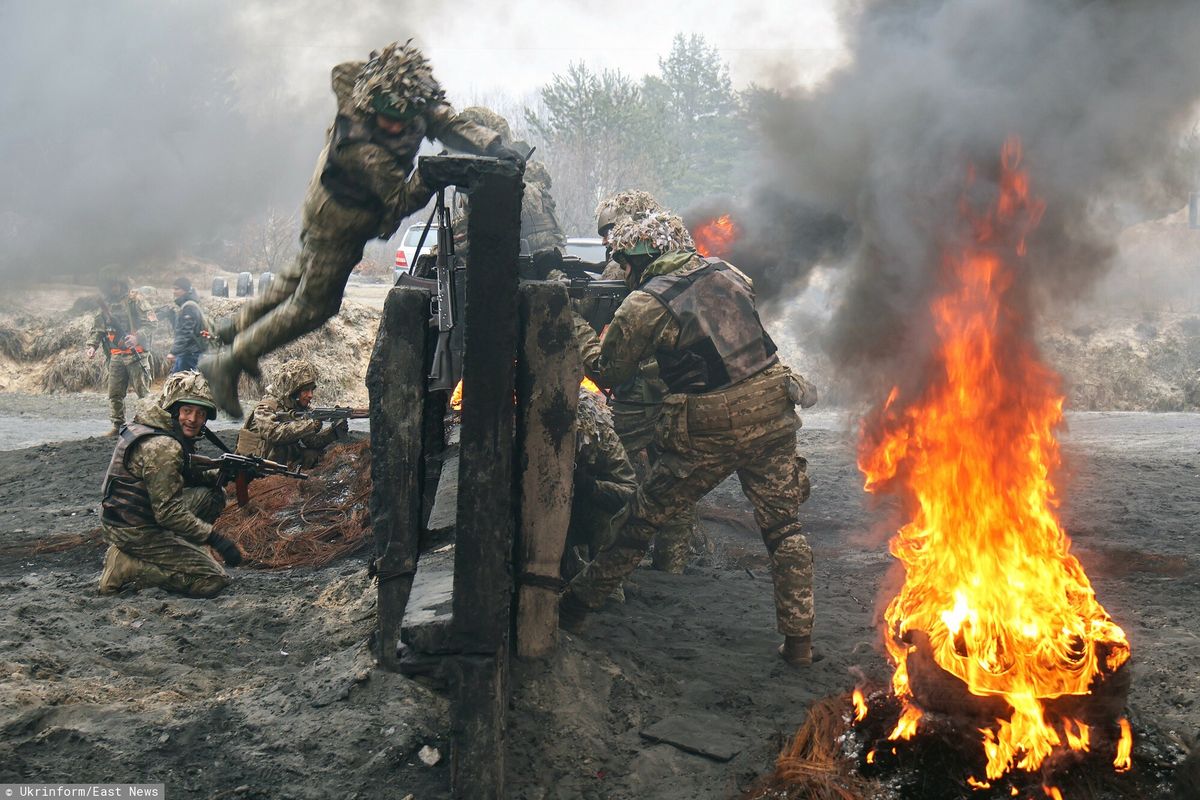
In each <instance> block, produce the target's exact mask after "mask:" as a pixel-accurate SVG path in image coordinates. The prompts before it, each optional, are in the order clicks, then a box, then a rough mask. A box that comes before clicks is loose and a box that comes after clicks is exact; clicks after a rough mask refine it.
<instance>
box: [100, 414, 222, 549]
mask: <svg viewBox="0 0 1200 800" xmlns="http://www.w3.org/2000/svg"><path fill="white" fill-rule="evenodd" d="M134 422H139V423H141V424H143V425H149V426H150V427H152V428H158V429H159V430H164V431H169V430H171V429H172V426H173V422H174V421H173V420H172V419H171V415H170V414H169V413H168V412H166V411H164V410H163V409H161V408H159V407H158V406H156V405H153V404H146V405H145V406H143V407H142V409H141V410H139V411H138V413H137V415H136V416H135V417H134ZM126 460H127V463H128V465H129V466H128V469H129V472H130V473H132V474H133V475H134V477H136V478H139V479H141V480H142V482H144V483H145V485H146V491H147V492H148V493H149V495H150V507H151V509H152V510H153V512H154V520H155V523H156V525H155V526H144V528H134V529H130V530H131V532H134V533H137V532H140V531H142V530H145V531H146V532H153V531H154V530H155V529H156V528H157V529H161V530H166V531H169V532H171V533H173V534H175V535H176V536H179V537H181V538H183V539H187V540H188V541H190V542H195V543H197V544H203V543H204V542H205V541H207V540H208V537H209V535H210V534H211V533H212V525H210V524H209V523H207V522H205V521H204V520H202V519H200V517H198V516H196V515H195V514H193V513H192V512H191V511H190V510H189V508H188V506H187V505H186V504H185V503H184V502H183V489H184V487H186V486H215V485H216V481H217V478H218V473H217V471H216V470H207V471H205V472H200V473H193V472H191V471H189V470H187V469H186V468H185V459H184V446H183V444H181V443H180V441H179V440H178V439H176V438H175V437H173V436H150V437H147V438H145V439H142V440H140V441H138V442H135V443H134V444H133V445H132V447H131V448H130V451H129V453H128V455H127V458H126ZM104 524H106V525H107V523H104Z"/></svg>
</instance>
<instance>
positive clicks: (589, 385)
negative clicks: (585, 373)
mask: <svg viewBox="0 0 1200 800" xmlns="http://www.w3.org/2000/svg"><path fill="white" fill-rule="evenodd" d="M579 388H580V389H583V390H584V391H585V392H591V393H592V394H603V393H602V392H601V391H600V387H599V386H597V385H596V384H595V383H593V382H592V379H591V378H584V379H583V380H582V381H580V382H579Z"/></svg>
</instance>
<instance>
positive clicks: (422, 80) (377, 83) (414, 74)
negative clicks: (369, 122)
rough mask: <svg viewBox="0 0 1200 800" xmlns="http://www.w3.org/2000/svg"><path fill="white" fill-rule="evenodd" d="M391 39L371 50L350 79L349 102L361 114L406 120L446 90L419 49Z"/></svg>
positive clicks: (419, 113) (441, 97) (442, 96)
mask: <svg viewBox="0 0 1200 800" xmlns="http://www.w3.org/2000/svg"><path fill="white" fill-rule="evenodd" d="M411 43H412V39H409V40H408V41H407V42H405V43H404V44H400V43H399V42H392V43H391V44H389V45H388V46H387V47H385V48H383V49H382V50H378V51H375V52H373V53H371V58H370V60H368V61H367V63H366V65H365V66H364V67H363V68H362V71H361V72H360V73H359V74H358V78H357V79H356V80H355V81H354V89H353V91H352V92H351V94H350V102H351V104H352V105H353V106H354V108H356V109H357V110H358V111H360V112H362V113H364V114H380V115H382V116H384V117H387V118H388V119H394V120H398V121H401V122H407V121H409V120H411V119H414V118H416V117H417V116H419V115H421V114H422V113H424V111H425V109H426V108H427V107H428V106H429V105H430V104H431V103H435V102H438V101H440V100H442V99H444V98H445V96H446V93H445V92H444V91H442V87H441V86H440V85H439V84H438V82H437V81H436V80H435V79H434V77H433V70H432V69H431V68H430V66H429V62H428V61H426V60H425V56H424V55H422V54H421V51H420V50H418V49H417V48H415V47H413V46H412V44H411Z"/></svg>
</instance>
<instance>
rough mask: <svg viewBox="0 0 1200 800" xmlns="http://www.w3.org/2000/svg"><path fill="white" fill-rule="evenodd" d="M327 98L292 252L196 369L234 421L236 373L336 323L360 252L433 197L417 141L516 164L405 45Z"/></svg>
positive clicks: (337, 70) (344, 76)
mask: <svg viewBox="0 0 1200 800" xmlns="http://www.w3.org/2000/svg"><path fill="white" fill-rule="evenodd" d="M333 93H334V95H335V96H336V97H337V116H336V118H335V119H334V122H333V126H332V127H331V128H330V129H329V132H328V134H327V136H326V143H325V148H324V150H322V152H321V157H320V159H319V160H318V162H317V168H316V172H315V173H314V174H313V177H312V180H311V181H310V182H309V185H308V192H307V194H306V196H305V198H304V207H303V210H302V212H301V232H300V252H299V254H298V255H297V256H296V259H295V261H293V262H292V263H291V264H289V265H288V266H287V267H285V268H284V269H283V270H282V271H281V272H280V274H278V275H276V276H275V280H274V281H273V282H272V283H271V286H270V288H269V289H267V291H266V292H264V293H263V294H262V295H261V296H259V297H257V298H254V299H252V300H250V301H248V302H246V303H244V304H243V305H242V308H241V310H240V311H239V313H238V314H237V315H236V316H235V317H234V318H233V319H232V320H229V321H228V322H227V323H225V324H223V325H222V326H221V327H220V329H219V330H218V335H219V336H220V338H221V339H222V340H224V341H225V342H227V343H230V344H231V347H230V349H229V350H228V351H227V352H223V353H221V354H219V355H216V356H208V357H206V358H204V359H203V360H202V361H201V362H200V370H201V372H203V373H204V374H205V376H206V377H207V378H208V379H209V381H210V383H211V384H212V387H213V392H214V394H215V396H216V398H217V405H218V406H219V407H220V408H221V409H222V410H224V411H227V412H229V413H230V414H231V415H232V416H234V417H240V416H241V415H242V409H241V406H240V405H239V403H238V397H237V384H238V377H239V375H240V374H241V372H243V371H246V372H248V373H250V374H252V375H257V374H258V360H259V358H260V357H261V356H262V355H263V354H265V353H268V352H270V351H272V350H274V349H276V348H277V347H279V346H281V345H283V344H286V343H287V342H290V341H292V340H293V339H296V338H297V337H299V336H301V335H303V334H305V333H308V332H309V331H313V330H316V329H317V328H319V327H320V326H321V325H322V324H323V323H324V322H325V321H326V320H327V319H329V318H330V317H332V316H333V315H334V314H336V313H337V311H338V309H339V308H340V307H341V302H342V293H343V292H344V291H345V288H346V280H347V278H349V276H350V272H351V270H353V269H354V267H355V265H357V264H358V263H359V261H361V260H362V254H363V247H364V246H365V245H366V243H367V242H368V241H370V240H371V239H373V238H376V237H378V238H381V239H387V238H389V237H391V236H392V234H393V233H395V232H396V228H397V227H399V225H400V222H401V221H402V220H403V219H404V218H405V217H407V216H408V215H409V214H411V213H412V212H414V211H416V210H418V209H420V208H422V207H423V206H424V205H425V204H426V203H427V202H428V201H429V198H430V197H431V196H432V191H433V189H432V187H430V186H428V185H427V184H426V183H425V181H424V180H423V179H422V177H421V174H420V172H419V171H418V172H413V171H412V168H413V158H414V157H415V156H416V153H417V148H418V147H419V146H420V144H421V141H422V140H423V139H430V140H433V139H437V140H438V141H440V142H442V143H443V144H445V145H447V146H449V147H453V148H455V149H459V150H464V151H467V152H470V153H477V154H485V155H493V156H499V157H502V158H511V159H515V160H518V161H519V160H520V158H521V155H520V154H519V153H516V152H515V151H513V150H512V149H511V148H509V147H508V146H506V145H505V144H504V143H503V142H502V141H501V139H500V135H499V134H497V133H496V132H495V131H490V130H488V129H486V128H483V127H480V126H479V125H476V124H474V123H472V122H469V121H466V120H462V119H459V118H458V117H457V116H456V115H455V113H454V109H453V108H452V107H451V106H450V104H449V103H447V102H446V100H445V92H444V91H442V88H441V86H440V85H438V82H437V81H436V80H435V79H434V77H433V72H432V70H431V69H430V67H429V63H428V62H427V61H426V60H425V57H424V56H423V55H422V54H421V53H420V51H419V50H417V49H416V48H415V47H412V46H411V45H410V44H409V43H404V44H400V43H398V42H393V43H392V44H390V45H388V46H387V47H385V48H384V49H383V50H382V51H380V52H377V53H372V54H371V58H370V60H368V61H367V62H365V63H364V62H362V61H353V62H348V63H345V64H339V65H337V66H336V67H334V68H333ZM410 172H411V173H412V174H411V176H410V174H409V173H410Z"/></svg>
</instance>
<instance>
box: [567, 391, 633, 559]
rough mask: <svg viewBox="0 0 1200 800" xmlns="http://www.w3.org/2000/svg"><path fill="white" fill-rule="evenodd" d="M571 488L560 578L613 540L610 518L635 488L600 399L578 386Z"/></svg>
mask: <svg viewBox="0 0 1200 800" xmlns="http://www.w3.org/2000/svg"><path fill="white" fill-rule="evenodd" d="M575 421H576V430H577V432H576V435H575V474H574V482H575V492H574V495H573V497H572V501H571V524H570V527H569V528H568V530H567V544H566V548H565V550H564V554H563V570H562V574H563V577H564V578H568V579H569V578H570V577H571V576H572V575H574V574H575V573H576V572H577V571H578V570H579V564H580V563H581V562H585V561H590V560H592V559H593V558H595V557H596V555H597V554H598V553H599V552H600V551H601V550H603V549H604V548H605V547H607V546H608V545H609V544H611V543H612V539H613V524H614V519H616V518H618V517H619V516H620V515H621V514H622V512H623V511H624V510H625V508H626V507H627V506H628V505H629V503H630V501H631V500H633V497H634V495H635V494H636V493H637V479H636V476H635V473H634V470H633V465H632V464H631V463H630V462H629V457H628V456H627V455H626V454H625V448H624V447H623V446H622V445H621V440H620V438H618V437H617V433H616V431H614V430H613V422H612V415H611V414H609V411H608V407H607V406H606V405H605V404H604V399H603V397H601V396H600V395H598V394H596V393H595V392H592V391H588V390H587V389H583V388H580V390H579V406H578V407H577V409H576V412H575Z"/></svg>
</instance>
